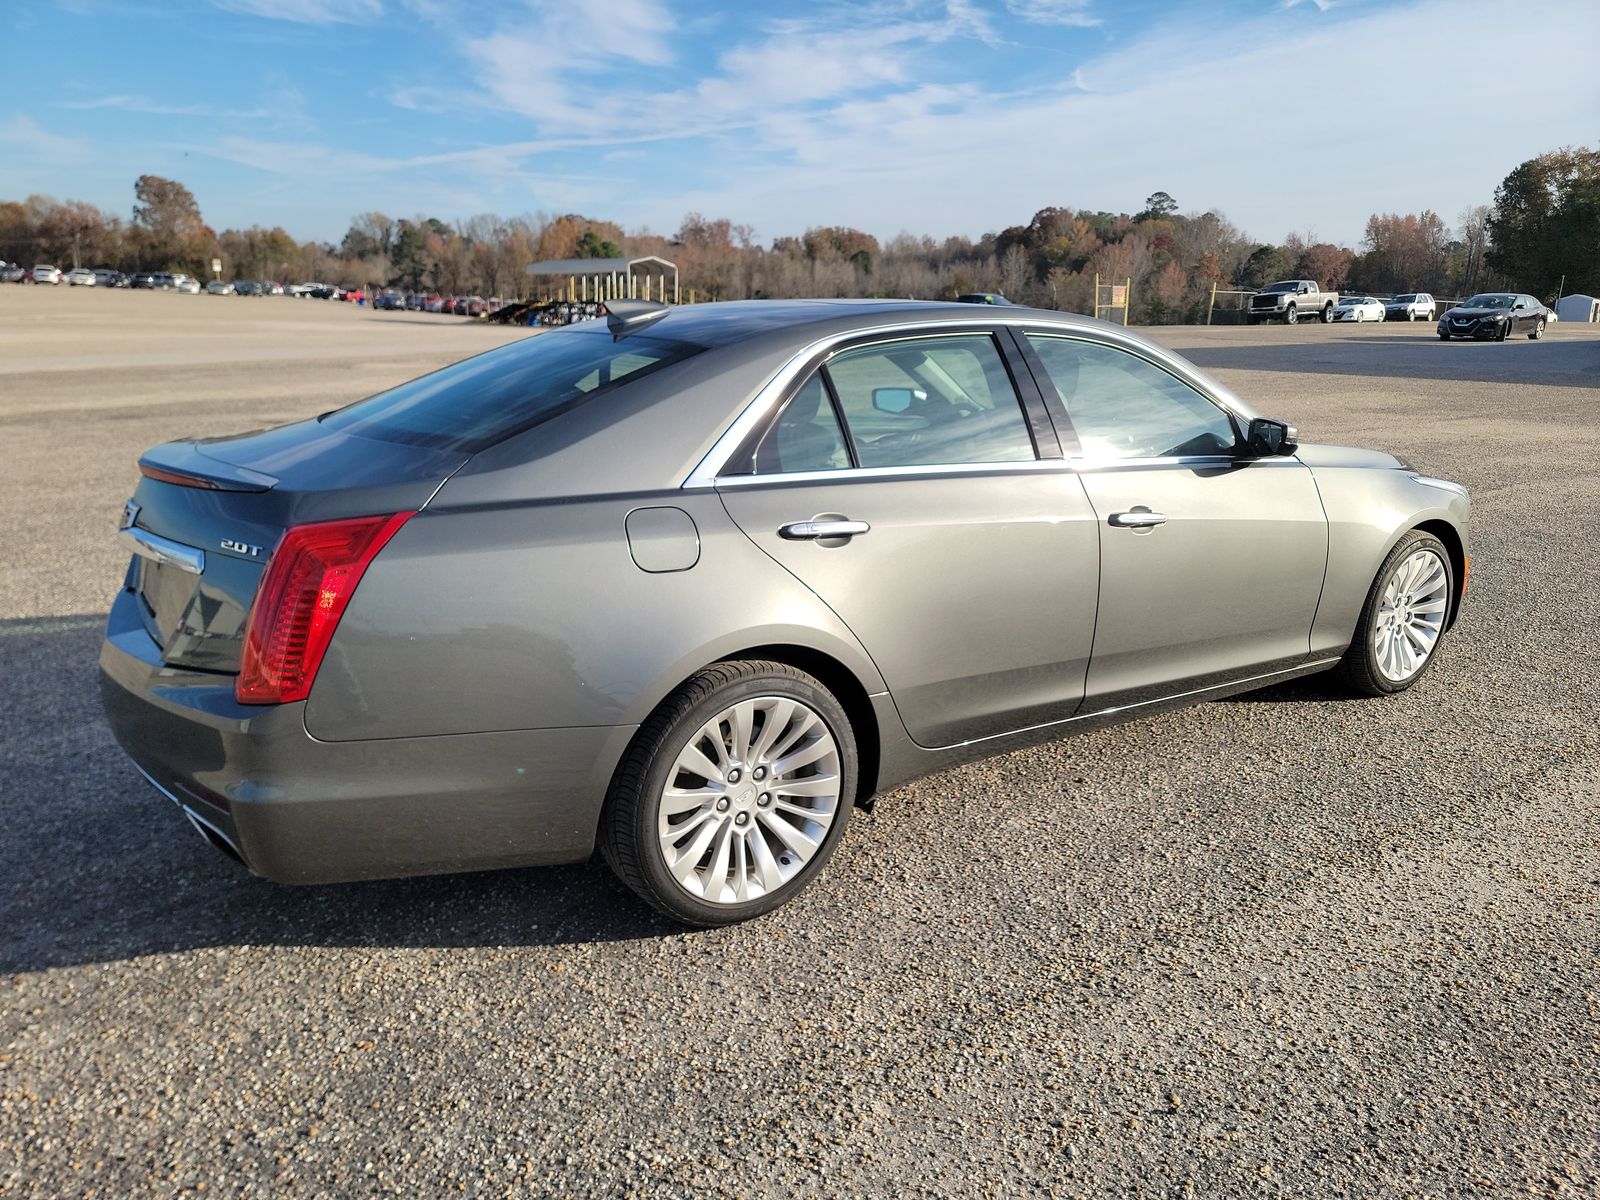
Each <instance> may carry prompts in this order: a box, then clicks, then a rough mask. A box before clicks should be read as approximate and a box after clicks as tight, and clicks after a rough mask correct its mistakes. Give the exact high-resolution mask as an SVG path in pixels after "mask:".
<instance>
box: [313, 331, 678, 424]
mask: <svg viewBox="0 0 1600 1200" xmlns="http://www.w3.org/2000/svg"><path fill="white" fill-rule="evenodd" d="M702 349H704V347H702V346H694V345H690V344H689V343H687V342H675V341H668V340H666V339H664V338H653V337H646V336H642V335H639V334H634V335H632V336H630V337H626V338H624V339H623V340H621V341H620V342H618V341H612V339H611V335H610V332H609V331H608V330H607V329H606V328H605V327H604V326H603V325H599V324H598V323H597V325H596V326H595V327H593V328H590V329H563V330H557V331H555V332H552V333H545V334H538V335H535V336H533V337H529V338H526V339H524V340H523V341H520V342H513V343H512V344H511V345H509V346H502V347H500V348H499V349H498V350H491V351H489V352H488V353H487V354H479V355H477V356H476V357H474V358H468V359H464V360H462V361H461V362H458V363H453V364H451V365H450V366H448V367H445V368H443V369H442V370H438V371H435V372H434V373H433V374H431V375H424V376H422V377H421V378H420V379H413V380H412V381H411V382H410V383H402V384H401V385H400V386H399V387H397V388H394V389H393V390H391V391H387V392H380V393H378V394H377V395H376V396H372V397H370V398H369V399H366V400H359V401H357V402H356V403H355V404H352V405H350V406H349V407H348V408H341V409H339V410H338V411H336V412H331V413H328V414H327V415H325V416H324V417H322V418H321V420H322V423H323V424H324V425H327V426H329V427H331V428H334V429H342V430H344V431H346V432H347V433H353V434H358V435H360V436H362V437H372V438H379V439H381V440H383V441H388V442H406V443H409V444H411V445H415V446H431V447H435V448H438V449H444V450H462V451H465V452H466V453H468V454H475V453H477V452H478V451H479V450H482V449H483V448H484V447H485V446H491V445H493V444H494V443H495V442H498V441H501V440H503V439H505V438H508V437H510V436H511V435H512V434H515V433H521V432H522V431H523V430H524V429H528V428H530V427H531V426H534V425H537V424H538V423H539V422H541V421H545V420H548V419H550V418H551V417H554V416H556V415H558V414H560V413H563V412H566V411H568V410H569V409H572V408H575V407H577V406H578V405H579V404H581V403H583V402H584V401H585V400H587V399H589V398H590V397H591V396H597V395H599V394H600V393H601V392H604V391H607V390H609V389H611V388H614V387H618V386H620V385H621V384H623V383H624V382H629V381H632V380H635V379H640V378H642V377H643V376H645V375H648V374H650V373H651V372H652V371H658V370H660V369H661V368H662V367H666V366H670V365H671V364H673V363H677V362H682V361H683V360H684V359H686V358H689V357H691V356H692V355H695V354H698V353H699V352H700V351H701V350H702Z"/></svg>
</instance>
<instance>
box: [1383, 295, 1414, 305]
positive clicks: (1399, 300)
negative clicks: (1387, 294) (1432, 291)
mask: <svg viewBox="0 0 1600 1200" xmlns="http://www.w3.org/2000/svg"><path fill="white" fill-rule="evenodd" d="M1415 299H1416V297H1415V296H1396V297H1395V298H1394V299H1393V300H1391V301H1389V303H1390V304H1410V303H1411V302H1412V301H1413V300H1415Z"/></svg>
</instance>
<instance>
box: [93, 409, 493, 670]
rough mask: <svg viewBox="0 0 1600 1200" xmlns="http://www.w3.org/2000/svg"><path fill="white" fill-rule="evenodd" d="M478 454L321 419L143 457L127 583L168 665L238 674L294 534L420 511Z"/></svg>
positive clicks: (168, 447)
mask: <svg viewBox="0 0 1600 1200" xmlns="http://www.w3.org/2000/svg"><path fill="white" fill-rule="evenodd" d="M468 457H469V456H468V455H467V454H466V453H464V452H462V451H459V450H442V449H436V448H432V447H425V446H415V445H408V444H403V443H399V442H388V441H379V440H377V439H373V438H363V437H357V436H354V435H352V434H348V433H344V432H342V431H337V430H330V429H328V428H326V427H324V426H323V425H321V424H320V423H318V422H317V421H300V422H296V423H295V424H293V425H285V426H283V427H281V428H278V429H269V430H263V431H261V432H257V433H248V434H242V435H240V436H237V437H227V438H209V439H204V440H199V441H182V442H168V443H166V444H165V445H161V446H157V447H155V448H154V449H153V450H151V451H149V452H148V453H147V454H145V455H144V457H143V458H141V459H140V460H139V467H140V471H141V473H142V474H143V478H141V479H140V481H139V487H138V489H137V490H136V491H135V492H134V494H133V499H132V500H130V501H129V503H128V507H127V509H126V510H125V511H124V514H123V531H122V534H121V536H122V539H123V541H124V542H125V543H127V544H128V545H129V547H130V548H131V549H133V551H134V558H133V562H132V564H131V565H130V567H129V571H128V577H127V581H126V586H127V587H128V588H129V589H130V590H132V591H133V592H135V593H136V594H137V595H138V597H139V600H140V607H141V611H142V615H143V617H144V623H145V629H146V630H147V631H148V632H149V634H150V636H151V637H152V638H154V639H155V641H156V643H157V645H159V646H160V647H161V652H162V661H163V662H165V663H167V664H168V665H170V666H174V667H184V668H188V669H192V670H203V671H220V672H228V673H237V671H238V670H239V658H240V654H241V652H242V649H243V637H244V623H245V618H246V616H247V615H248V614H249V611H250V603H251V601H252V600H253V599H254V598H255V594H256V587H257V585H258V584H259V583H260V582H261V575H262V572H263V570H264V569H265V567H266V563H267V560H268V559H269V558H270V557H271V555H272V551H273V548H274V547H276V546H277V544H278V539H279V538H280V537H281V536H282V535H283V531H284V530H285V529H286V528H288V527H289V526H290V525H300V524H305V523H307V522H311V521H331V520H337V519H339V518H341V517H359V516H370V515H373V514H376V513H392V512H402V511H405V510H408V509H418V508H421V507H422V506H423V505H424V504H426V503H427V501H428V499H429V498H430V497H431V496H432V495H433V493H434V491H435V490H437V488H438V486H439V485H440V484H441V483H443V482H444V481H445V480H446V479H448V478H449V477H450V475H451V474H453V473H454V472H455V471H456V470H458V469H459V468H460V467H461V465H462V464H463V463H465V462H466V461H467V459H468ZM197 566H198V567H199V570H198V571H197V570H195V569H194V568H195V567H197Z"/></svg>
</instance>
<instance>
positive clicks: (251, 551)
mask: <svg viewBox="0 0 1600 1200" xmlns="http://www.w3.org/2000/svg"><path fill="white" fill-rule="evenodd" d="M218 545H220V546H221V547H222V548H223V549H224V550H231V551H233V552H234V553H235V554H246V555H249V556H250V557H251V558H257V557H259V556H260V554H261V547H260V546H252V545H249V544H248V543H246V542H236V541H234V540H233V539H232V538H223V539H222V541H221V542H219V543H218Z"/></svg>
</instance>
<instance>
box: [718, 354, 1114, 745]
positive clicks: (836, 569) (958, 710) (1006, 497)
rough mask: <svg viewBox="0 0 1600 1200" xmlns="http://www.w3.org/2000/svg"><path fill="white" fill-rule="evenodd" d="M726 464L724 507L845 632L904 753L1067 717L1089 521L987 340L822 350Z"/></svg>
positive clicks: (1078, 692) (1084, 631) (1090, 560)
mask: <svg viewBox="0 0 1600 1200" xmlns="http://www.w3.org/2000/svg"><path fill="white" fill-rule="evenodd" d="M1041 415H1042V414H1041ZM1047 449H1048V450H1049V451H1050V452H1052V455H1054V454H1056V453H1058V451H1056V448H1055V447H1048V448H1047ZM734 469H735V470H742V471H744V472H746V473H744V474H740V475H729V474H728V473H727V472H726V471H725V472H724V476H723V477H722V478H720V479H719V480H718V485H717V486H718V489H719V491H720V493H721V495H722V498H723V502H724V504H725V505H726V506H727V509H728V512H729V514H730V515H731V516H732V517H733V519H734V521H735V522H737V523H738V525H739V526H740V528H741V529H743V530H744V532H745V533H746V534H747V535H748V536H749V537H750V538H751V540H753V541H754V542H755V543H756V544H757V545H758V546H760V547H761V548H762V549H763V550H765V551H766V552H767V553H768V554H770V555H771V556H772V557H773V558H774V559H776V560H777V561H778V562H779V563H781V564H782V565H783V566H784V567H786V568H787V569H788V570H789V571H791V572H792V573H793V574H794V575H795V576H796V577H798V578H799V579H800V580H801V581H802V582H803V583H805V584H806V586H807V587H809V588H810V589H811V590H812V591H814V592H815V593H816V594H817V595H818V596H820V597H821V598H822V600H823V601H824V602H825V603H827V604H828V605H829V606H830V607H831V608H832V609H833V610H834V611H835V612H836V613H838V614H839V617H840V619H841V620H843V621H844V622H845V624H846V625H848V626H849V627H850V628H851V629H852V630H853V631H854V632H855V634H856V636H857V637H858V638H859V639H860V641H861V643H862V645H863V646H865V647H866V650H867V652H868V654H870V655H871V656H872V658H873V660H874V662H875V663H876V664H877V666H878V669H879V670H880V671H881V672H882V673H883V677H884V680H885V681H886V682H887V684H888V687H889V691H890V694H891V695H892V697H893V699H894V702H895V705H896V706H897V708H898V709H899V712H900V715H901V718H902V719H903V720H904V722H905V725H906V729H907V731H908V732H909V733H910V734H911V736H912V738H913V739H914V740H916V741H917V742H918V743H919V744H921V745H923V746H929V747H935V746H949V745H954V744H957V743H960V742H965V741H970V740H973V739H977V738H983V737H989V736H993V735H996V734H1000V733H1006V732H1010V731H1013V730H1017V729H1021V728H1025V727H1028V726H1032V725H1040V724H1046V723H1049V722H1052V721H1059V720H1064V719H1066V718H1067V717H1070V716H1072V715H1073V713H1074V712H1076V711H1077V709H1078V707H1079V705H1080V703H1081V701H1082V698H1083V687H1084V676H1085V671H1086V669H1087V666H1088V662H1089V653H1090V647H1091V645H1092V640H1093V633H1094V620H1095V605H1096V597H1097V592H1098V587H1099V577H1098V576H1099V547H1098V532H1097V528H1096V518H1095V513H1094V510H1093V508H1092V507H1091V506H1090V504H1089V501H1088V498H1087V496H1086V494H1085V492H1084V489H1083V485H1082V483H1081V482H1080V479H1079V476H1078V475H1077V474H1076V473H1075V472H1073V471H1072V470H1070V469H1069V468H1068V467H1067V466H1066V464H1065V463H1064V462H1063V461H1062V460H1061V459H1060V458H1059V457H1054V456H1052V457H1050V458H1041V456H1040V453H1039V451H1038V449H1037V448H1036V444H1035V440H1034V438H1033V436H1032V435H1031V434H1030V422H1029V421H1028V420H1027V419H1026V417H1025V412H1024V409H1023V407H1022V403H1021V399H1020V397H1019V394H1018V390H1017V388H1016V386H1015V384H1014V381H1013V379H1012V375H1011V373H1010V371H1009V370H1008V367H1007V363H1006V360H1005V357H1004V355H1003V353H1002V352H1001V350H1000V347H999V344H998V343H997V341H996V340H995V338H994V337H993V336H992V335H990V334H988V333H955V334H942V335H935V336H925V337H901V338H897V339H893V340H886V341H878V342H873V343H870V344H867V345H862V346H856V347H852V348H848V349H844V350H841V351H839V352H837V353H836V354H834V355H833V356H832V357H831V358H830V359H829V360H828V362H827V363H826V364H825V365H824V366H822V367H821V368H819V369H818V371H817V372H816V373H815V374H813V375H812V376H811V377H810V378H809V379H808V380H806V381H805V383H804V384H803V385H802V386H800V387H799V388H798V389H797V390H796V391H795V392H794V394H793V396H792V397H791V398H790V399H789V400H788V401H787V403H786V404H785V405H784V406H783V408H782V410H781V412H780V414H779V415H778V417H777V418H776V419H775V420H774V422H773V423H772V424H771V425H770V427H769V428H768V429H767V430H766V431H765V433H764V434H763V435H762V436H761V437H760V439H759V441H758V443H757V444H756V447H755V449H754V450H753V452H752V453H751V454H750V456H749V460H748V462H746V463H744V464H743V465H742V466H736V467H735V468H734Z"/></svg>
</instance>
